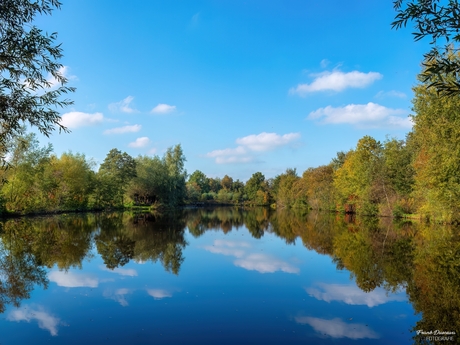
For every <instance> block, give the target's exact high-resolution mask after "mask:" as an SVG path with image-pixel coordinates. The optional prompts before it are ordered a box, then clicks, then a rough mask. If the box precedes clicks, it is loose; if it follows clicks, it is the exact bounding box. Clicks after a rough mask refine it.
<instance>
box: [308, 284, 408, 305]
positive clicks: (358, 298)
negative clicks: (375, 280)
mask: <svg viewBox="0 0 460 345" xmlns="http://www.w3.org/2000/svg"><path fill="white" fill-rule="evenodd" d="M317 286H318V288H313V287H311V288H306V289H305V291H306V292H307V293H308V294H309V295H310V296H312V297H315V298H316V299H317V300H320V301H325V302H328V303H329V302H331V301H341V302H344V303H346V304H349V305H367V306H368V307H369V308H372V307H375V306H378V305H380V304H384V303H388V302H390V301H404V300H405V297H404V296H403V295H400V294H392V295H387V293H386V292H385V290H384V289H381V288H378V289H375V290H373V291H371V292H364V291H363V290H361V289H360V288H359V287H357V286H355V285H340V284H317ZM321 290H322V291H321Z"/></svg>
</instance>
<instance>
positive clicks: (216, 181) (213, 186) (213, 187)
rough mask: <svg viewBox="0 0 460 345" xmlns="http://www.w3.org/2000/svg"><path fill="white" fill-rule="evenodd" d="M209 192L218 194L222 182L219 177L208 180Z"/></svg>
mask: <svg viewBox="0 0 460 345" xmlns="http://www.w3.org/2000/svg"><path fill="white" fill-rule="evenodd" d="M208 181H209V190H210V191H211V192H214V193H219V191H220V190H221V189H222V183H221V182H222V180H221V179H220V178H219V177H216V178H210V179H209V180H208Z"/></svg>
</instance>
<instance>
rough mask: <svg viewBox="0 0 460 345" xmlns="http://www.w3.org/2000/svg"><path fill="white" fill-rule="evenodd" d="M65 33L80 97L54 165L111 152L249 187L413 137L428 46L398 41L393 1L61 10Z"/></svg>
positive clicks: (137, 4)
mask: <svg viewBox="0 0 460 345" xmlns="http://www.w3.org/2000/svg"><path fill="white" fill-rule="evenodd" d="M62 2H63V6H62V9H61V10H60V11H55V12H54V13H53V15H52V16H45V17H40V18H38V19H37V21H36V24H37V25H38V26H39V27H41V28H43V29H44V30H46V31H48V32H55V31H56V32H58V41H59V42H62V47H63V49H64V54H65V57H64V58H63V59H62V61H61V62H62V63H63V65H64V66H65V67H64V70H63V71H64V73H65V75H66V76H67V77H68V78H69V80H70V83H69V84H70V85H71V86H75V87H76V88H77V91H76V92H75V93H74V94H72V95H71V98H72V99H73V100H74V101H75V104H74V105H73V106H71V107H69V108H66V109H64V110H63V111H62V118H63V120H62V121H63V122H62V123H63V124H64V125H66V126H68V127H69V129H71V131H72V132H71V133H70V134H57V133H56V134H54V135H52V137H51V138H50V139H46V138H43V142H44V143H45V142H51V143H52V144H53V146H54V148H55V152H56V153H57V154H61V153H62V152H65V151H69V150H72V151H73V152H81V153H84V154H86V156H87V157H90V158H93V159H94V161H95V162H96V163H101V162H102V161H103V160H104V158H105V156H106V154H107V153H108V152H109V150H110V149H112V148H114V147H116V148H118V149H120V150H122V151H126V152H127V153H129V154H130V155H132V156H138V155H152V154H157V155H160V156H161V155H163V153H164V152H165V150H166V149H167V148H168V147H170V146H173V145H176V144H179V143H180V144H181V145H182V148H183V150H184V153H185V155H186V157H187V163H186V168H187V171H188V172H189V173H192V172H193V171H195V170H196V169H199V170H201V171H203V172H204V173H205V174H206V175H208V176H210V177H215V176H219V177H223V176H224V175H225V174H228V175H229V176H231V177H233V178H234V179H237V178H239V179H241V180H244V181H245V180H247V179H248V178H249V177H250V176H251V175H252V174H253V173H254V172H257V171H260V172H262V173H263V174H264V175H265V176H266V177H267V178H268V177H274V176H275V175H277V174H280V173H282V172H283V171H284V170H285V169H286V168H297V171H298V172H299V173H300V174H301V173H302V172H303V171H304V170H305V169H307V168H309V167H316V166H319V165H322V164H327V163H329V162H330V160H331V159H332V158H333V157H334V156H335V154H336V152H337V151H341V150H348V149H350V148H353V147H354V146H355V145H356V142H357V141H358V140H359V138H361V137H363V136H364V135H371V136H373V137H374V138H376V139H378V140H382V141H383V140H385V136H386V135H389V136H390V137H393V136H394V137H398V138H404V137H405V134H406V133H407V132H408V131H409V130H410V128H411V122H410V121H409V119H408V117H407V116H408V115H409V114H410V112H411V98H412V90H411V89H412V87H413V86H414V85H415V84H416V75H417V73H419V71H420V62H421V59H422V57H423V53H424V52H425V51H427V50H428V42H425V41H423V42H414V41H413V37H412V35H411V30H410V28H408V29H404V30H400V31H395V30H391V22H392V21H393V19H394V16H395V12H394V10H393V7H392V1H381V0H379V1H365V0H362V1H361V0H359V1H358V0H350V1H347V2H344V1H343V0H330V1H324V2H318V1H294V0H293V1H275V0H272V1H238V0H232V1H218V0H214V1H146V0H145V1H142V0H135V1H129V2H127V1H117V0H111V1H108V0H98V1H94V0H93V1H90V0H79V1H69V0H64V1H62Z"/></svg>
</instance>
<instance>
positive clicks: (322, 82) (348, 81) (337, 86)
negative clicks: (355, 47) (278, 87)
mask: <svg viewBox="0 0 460 345" xmlns="http://www.w3.org/2000/svg"><path fill="white" fill-rule="evenodd" d="M312 76H313V77H314V78H315V79H314V80H313V81H312V82H311V83H310V84H299V85H297V86H296V87H293V88H291V89H290V90H289V92H290V93H291V94H297V95H299V96H306V95H307V94H308V93H311V92H318V91H327V90H331V91H336V92H339V91H343V90H345V89H348V88H364V87H366V86H369V85H370V84H372V83H373V82H374V81H376V80H379V79H381V78H382V77H383V76H382V75H381V74H380V73H377V72H369V73H363V72H359V71H352V72H348V73H344V72H342V71H339V70H334V71H326V72H322V73H319V74H313V75H312Z"/></svg>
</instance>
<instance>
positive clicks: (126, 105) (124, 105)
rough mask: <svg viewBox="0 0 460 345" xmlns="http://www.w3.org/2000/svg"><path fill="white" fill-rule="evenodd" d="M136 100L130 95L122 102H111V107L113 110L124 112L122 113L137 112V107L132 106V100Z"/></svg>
mask: <svg viewBox="0 0 460 345" xmlns="http://www.w3.org/2000/svg"><path fill="white" fill-rule="evenodd" d="M133 100H134V97H133V96H128V97H126V98H125V99H123V100H121V101H120V102H115V103H110V104H109V109H110V111H113V112H122V113H129V114H130V113H135V112H137V110H136V109H134V108H131V102H132V101H133Z"/></svg>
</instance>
